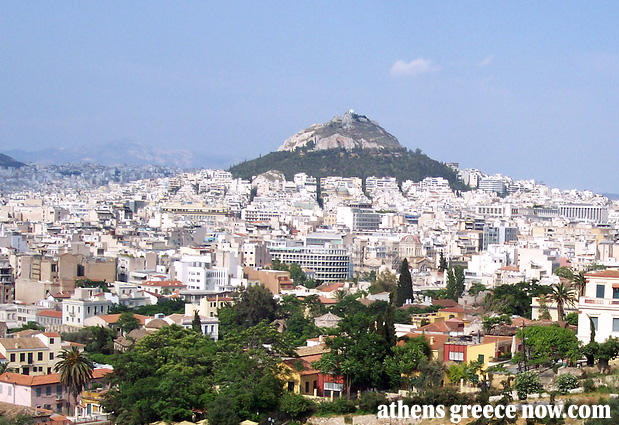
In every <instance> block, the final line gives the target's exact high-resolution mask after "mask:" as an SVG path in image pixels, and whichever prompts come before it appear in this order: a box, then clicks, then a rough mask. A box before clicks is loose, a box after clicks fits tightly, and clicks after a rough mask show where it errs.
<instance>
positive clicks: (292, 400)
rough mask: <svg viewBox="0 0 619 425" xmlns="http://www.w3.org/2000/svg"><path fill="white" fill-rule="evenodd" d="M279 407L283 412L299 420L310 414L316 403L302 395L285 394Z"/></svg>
mask: <svg viewBox="0 0 619 425" xmlns="http://www.w3.org/2000/svg"><path fill="white" fill-rule="evenodd" d="M279 406H280V407H279V408H280V410H281V411H282V412H284V413H286V414H287V415H290V416H291V417H293V418H295V419H297V418H299V417H301V416H303V415H305V414H306V413H309V412H310V411H311V410H312V408H313V407H314V403H313V402H312V401H311V400H310V399H308V398H306V397H303V396H302V395H300V394H295V393H285V394H284V396H283V397H282V399H281V401H280V405H279Z"/></svg>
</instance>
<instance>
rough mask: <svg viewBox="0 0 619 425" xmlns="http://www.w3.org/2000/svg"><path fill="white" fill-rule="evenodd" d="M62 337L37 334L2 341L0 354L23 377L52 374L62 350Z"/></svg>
mask: <svg viewBox="0 0 619 425" xmlns="http://www.w3.org/2000/svg"><path fill="white" fill-rule="evenodd" d="M62 345H63V343H62V341H61V339H60V335H59V334H57V333H54V332H44V333H37V334H35V335H33V336H23V337H14V338H1V339H0V354H1V355H2V356H4V358H5V359H6V361H7V362H8V367H9V368H10V369H13V370H16V371H17V372H18V373H21V374H22V375H46V374H49V373H52V371H53V367H54V365H55V364H56V363H57V362H58V354H60V351H61V350H62V348H63V347H62Z"/></svg>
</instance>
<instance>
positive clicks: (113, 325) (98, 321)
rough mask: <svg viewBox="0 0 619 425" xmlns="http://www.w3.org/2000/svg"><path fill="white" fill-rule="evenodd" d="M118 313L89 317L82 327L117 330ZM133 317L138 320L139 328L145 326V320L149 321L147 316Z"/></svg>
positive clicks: (135, 315) (137, 315)
mask: <svg viewBox="0 0 619 425" xmlns="http://www.w3.org/2000/svg"><path fill="white" fill-rule="evenodd" d="M120 316H121V314H120V313H114V314H101V315H99V316H93V317H89V318H88V319H86V320H85V321H84V326H100V327H102V328H109V329H112V330H118V328H119V325H118V320H119V319H120ZM133 317H135V318H136V319H138V321H139V322H140V325H141V326H144V325H145V324H146V320H147V319H149V317H148V316H143V315H141V314H134V315H133Z"/></svg>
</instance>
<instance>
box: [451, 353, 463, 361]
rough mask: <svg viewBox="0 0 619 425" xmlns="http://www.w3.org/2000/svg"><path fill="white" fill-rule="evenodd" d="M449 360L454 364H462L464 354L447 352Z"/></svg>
mask: <svg viewBox="0 0 619 425" xmlns="http://www.w3.org/2000/svg"><path fill="white" fill-rule="evenodd" d="M449 360H453V361H454V362H463V361H464V353H462V352H459V351H450V352H449Z"/></svg>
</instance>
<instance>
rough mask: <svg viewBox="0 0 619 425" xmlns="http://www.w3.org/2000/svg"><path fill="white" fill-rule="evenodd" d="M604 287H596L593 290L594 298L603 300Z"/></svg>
mask: <svg viewBox="0 0 619 425" xmlns="http://www.w3.org/2000/svg"><path fill="white" fill-rule="evenodd" d="M604 287H605V286H604V285H597V287H596V289H595V296H596V298H604Z"/></svg>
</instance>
